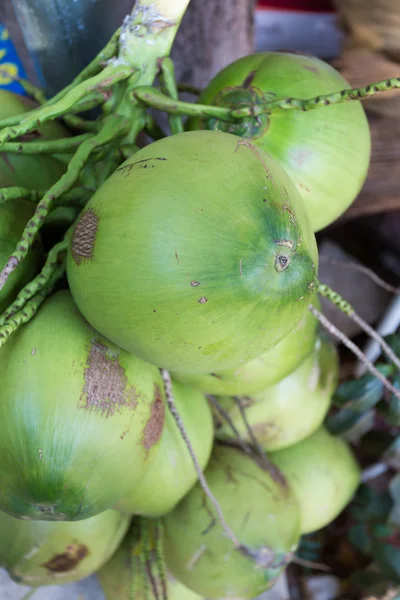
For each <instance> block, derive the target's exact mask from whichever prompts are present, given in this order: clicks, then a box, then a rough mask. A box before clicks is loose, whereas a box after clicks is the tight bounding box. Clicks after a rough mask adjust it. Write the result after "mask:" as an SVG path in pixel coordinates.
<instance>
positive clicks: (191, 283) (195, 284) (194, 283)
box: [190, 281, 200, 287]
mask: <svg viewBox="0 0 400 600" xmlns="http://www.w3.org/2000/svg"><path fill="white" fill-rule="evenodd" d="M190 285H191V286H192V287H197V286H198V285H200V281H191V282H190Z"/></svg>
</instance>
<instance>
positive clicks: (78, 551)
mask: <svg viewBox="0 0 400 600" xmlns="http://www.w3.org/2000/svg"><path fill="white" fill-rule="evenodd" d="M88 555H89V550H88V548H87V547H86V546H84V545H83V544H70V545H69V546H67V547H66V549H65V552H62V553H61V554H55V555H54V556H53V557H52V558H51V559H50V560H49V561H47V562H46V563H43V565H42V566H43V567H45V568H46V569H48V570H49V571H52V572H53V573H65V572H67V571H73V570H74V569H75V567H76V566H77V565H78V564H79V563H80V562H81V561H82V560H83V559H84V558H86V556H88Z"/></svg>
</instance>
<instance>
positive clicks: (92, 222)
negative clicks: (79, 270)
mask: <svg viewBox="0 0 400 600" xmlns="http://www.w3.org/2000/svg"><path fill="white" fill-rule="evenodd" d="M98 226H99V217H98V216H97V215H96V213H95V212H94V210H93V209H92V208H89V210H87V211H86V212H85V213H84V214H83V215H82V216H81V218H80V219H79V221H78V223H77V225H76V227H75V231H74V235H73V236H72V244H71V251H72V257H73V259H74V261H75V263H76V264H77V265H80V264H81V263H82V262H84V261H88V260H90V259H91V258H92V257H93V250H94V245H95V242H96V236H97V228H98Z"/></svg>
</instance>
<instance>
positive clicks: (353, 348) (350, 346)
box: [308, 304, 400, 400]
mask: <svg viewBox="0 0 400 600" xmlns="http://www.w3.org/2000/svg"><path fill="white" fill-rule="evenodd" d="M308 310H310V311H311V312H312V313H313V315H314V316H315V317H316V318H317V319H318V321H319V322H320V323H321V325H323V327H325V329H326V330H327V331H329V333H330V334H331V335H333V336H334V337H335V338H336V339H338V340H339V341H340V342H342V344H343V345H344V346H346V348H348V349H349V350H350V351H351V352H353V354H355V356H357V358H358V359H359V360H360V361H361V362H362V363H363V364H364V365H365V366H366V368H367V369H368V371H369V372H370V373H372V375H374V376H375V377H376V378H377V379H379V381H380V382H381V383H382V385H383V386H384V387H385V388H386V389H387V390H388V391H389V392H391V393H392V394H394V395H395V396H396V398H399V400H400V391H399V390H398V389H396V388H395V387H394V385H392V384H391V383H390V381H388V380H387V379H386V377H385V376H384V375H382V373H380V372H379V371H378V369H377V368H376V367H375V366H374V365H373V364H372V362H371V361H369V360H368V358H367V357H366V356H365V354H364V353H363V352H362V351H361V350H360V348H359V347H358V346H357V345H356V344H355V343H354V342H352V341H351V340H349V338H348V337H347V336H346V335H345V334H344V333H342V332H341V331H340V329H338V328H337V327H336V326H335V325H334V324H333V323H331V321H329V319H327V318H326V317H325V315H323V314H322V313H321V312H320V311H319V310H318V309H317V308H315V306H313V305H312V304H309V305H308Z"/></svg>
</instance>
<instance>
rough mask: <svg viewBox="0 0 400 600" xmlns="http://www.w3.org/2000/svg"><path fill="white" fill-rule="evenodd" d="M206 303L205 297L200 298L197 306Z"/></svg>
mask: <svg viewBox="0 0 400 600" xmlns="http://www.w3.org/2000/svg"><path fill="white" fill-rule="evenodd" d="M207 301H208V298H206V297H205V296H202V297H201V298H199V300H198V302H199V304H205V303H206V302H207Z"/></svg>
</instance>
